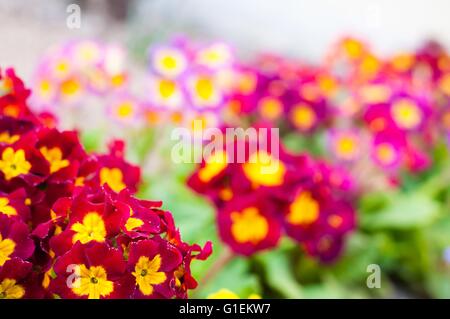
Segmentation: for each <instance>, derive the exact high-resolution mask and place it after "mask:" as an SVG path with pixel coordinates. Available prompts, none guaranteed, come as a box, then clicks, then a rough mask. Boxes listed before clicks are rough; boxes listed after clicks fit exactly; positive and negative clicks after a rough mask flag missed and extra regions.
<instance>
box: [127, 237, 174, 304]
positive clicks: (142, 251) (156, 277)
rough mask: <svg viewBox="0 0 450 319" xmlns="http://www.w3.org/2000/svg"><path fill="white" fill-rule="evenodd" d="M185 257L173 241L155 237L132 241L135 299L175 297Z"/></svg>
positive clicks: (129, 263) (131, 253) (129, 264)
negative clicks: (177, 281) (175, 289)
mask: <svg viewBox="0 0 450 319" xmlns="http://www.w3.org/2000/svg"><path fill="white" fill-rule="evenodd" d="M182 260H183V256H182V254H181V252H180V250H179V249H178V248H177V247H176V246H175V245H173V244H171V243H168V242H166V241H164V240H161V239H158V238H155V239H147V240H140V241H137V242H134V243H131V244H130V250H129V259H128V268H129V271H130V272H131V275H132V276H133V278H132V280H133V281H134V284H133V286H134V292H133V295H132V296H133V297H134V298H161V297H162V298H171V297H173V296H174V291H173V289H172V285H174V281H175V278H174V272H175V270H176V269H177V268H178V267H179V266H180V265H181V262H182Z"/></svg>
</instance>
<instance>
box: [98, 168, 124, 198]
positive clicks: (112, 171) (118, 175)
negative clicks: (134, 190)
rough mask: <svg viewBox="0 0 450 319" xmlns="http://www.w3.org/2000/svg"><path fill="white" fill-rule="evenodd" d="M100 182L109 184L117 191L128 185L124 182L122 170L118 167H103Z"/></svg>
mask: <svg viewBox="0 0 450 319" xmlns="http://www.w3.org/2000/svg"><path fill="white" fill-rule="evenodd" d="M100 184H101V185H104V184H108V186H109V187H111V189H112V190H113V191H115V192H120V191H121V190H122V189H124V188H125V187H126V185H125V184H124V183H123V174H122V171H121V170H120V169H118V168H108V167H103V168H102V169H101V170H100Z"/></svg>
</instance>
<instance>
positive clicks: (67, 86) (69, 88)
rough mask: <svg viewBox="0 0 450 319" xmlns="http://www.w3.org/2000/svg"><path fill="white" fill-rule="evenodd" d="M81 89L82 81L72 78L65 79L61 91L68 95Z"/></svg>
mask: <svg viewBox="0 0 450 319" xmlns="http://www.w3.org/2000/svg"><path fill="white" fill-rule="evenodd" d="M80 89H81V86H80V83H78V81H76V80H74V79H71V80H67V81H64V82H63V83H62V84H61V93H62V94H64V95H67V96H71V95H75V94H77V93H78V92H79V91H80Z"/></svg>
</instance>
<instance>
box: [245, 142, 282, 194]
mask: <svg viewBox="0 0 450 319" xmlns="http://www.w3.org/2000/svg"><path fill="white" fill-rule="evenodd" d="M243 170H244V174H245V176H246V177H247V178H248V179H249V180H250V181H252V182H253V183H254V185H255V186H260V185H263V186H278V185H281V184H283V181H284V175H285V173H286V167H285V166H284V164H283V162H281V161H279V160H278V159H275V158H274V157H273V156H272V155H270V154H268V153H267V152H265V151H259V152H255V153H253V154H252V155H250V158H249V160H248V162H246V163H244V164H243Z"/></svg>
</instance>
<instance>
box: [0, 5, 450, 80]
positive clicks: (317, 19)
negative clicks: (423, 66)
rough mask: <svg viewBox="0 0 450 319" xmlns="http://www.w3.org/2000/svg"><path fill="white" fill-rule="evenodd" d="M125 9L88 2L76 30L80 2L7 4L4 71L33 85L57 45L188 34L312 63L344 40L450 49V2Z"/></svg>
mask: <svg viewBox="0 0 450 319" xmlns="http://www.w3.org/2000/svg"><path fill="white" fill-rule="evenodd" d="M118 1H119V2H120V1H123V2H125V1H126V0H118ZM118 1H113V0H84V1H82V2H84V3H85V4H87V6H85V7H84V8H86V9H83V11H82V27H81V29H79V30H70V29H68V28H67V27H66V17H67V15H68V14H67V13H66V7H67V5H68V4H69V3H72V2H76V1H62V0H0V19H1V21H2V22H1V31H0V66H2V67H4V66H14V67H16V69H18V71H19V72H20V73H21V74H22V75H23V76H24V77H25V78H26V77H28V76H30V72H31V70H32V68H33V66H34V65H35V64H36V61H37V59H39V57H40V56H41V54H42V53H43V52H44V51H45V50H46V49H47V48H48V47H49V46H50V45H52V44H55V43H58V42H61V41H64V40H67V39H70V38H74V37H100V38H103V39H106V40H114V41H119V42H122V43H124V44H126V45H129V44H130V43H135V42H136V41H139V39H141V38H142V39H145V37H148V39H161V38H168V37H170V36H171V35H173V34H176V33H187V34H188V35H193V36H195V37H196V38H206V39H224V40H227V41H229V42H230V43H231V44H233V45H234V46H236V47H237V48H238V49H239V52H241V53H242V54H246V53H253V52H256V51H273V52H276V53H282V54H286V55H289V56H295V57H299V58H304V59H307V60H309V61H319V60H320V59H321V58H322V57H323V55H324V53H325V51H326V50H327V48H329V46H330V45H331V44H332V43H333V42H335V41H336V40H337V39H338V38H339V37H341V36H343V35H354V36H357V37H361V38H363V39H365V40H367V41H368V42H369V43H371V45H372V47H373V48H374V49H375V51H376V52H379V53H381V54H389V53H392V52H396V51H402V50H410V49H414V48H415V47H417V46H418V45H420V43H421V42H422V41H424V40H426V39H429V38H434V39H437V40H439V41H441V42H442V43H443V44H445V45H446V46H447V47H449V46H450V19H449V14H450V1H449V0H428V1H427V0H395V1H392V0H316V1H307V0H222V1H219V0H130V1H128V2H127V3H128V6H129V10H128V14H127V15H126V18H125V19H124V20H117V19H112V18H111V17H109V16H108V14H107V12H108V10H107V8H108V6H111V5H112V4H113V3H114V2H116V3H117V2H118Z"/></svg>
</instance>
